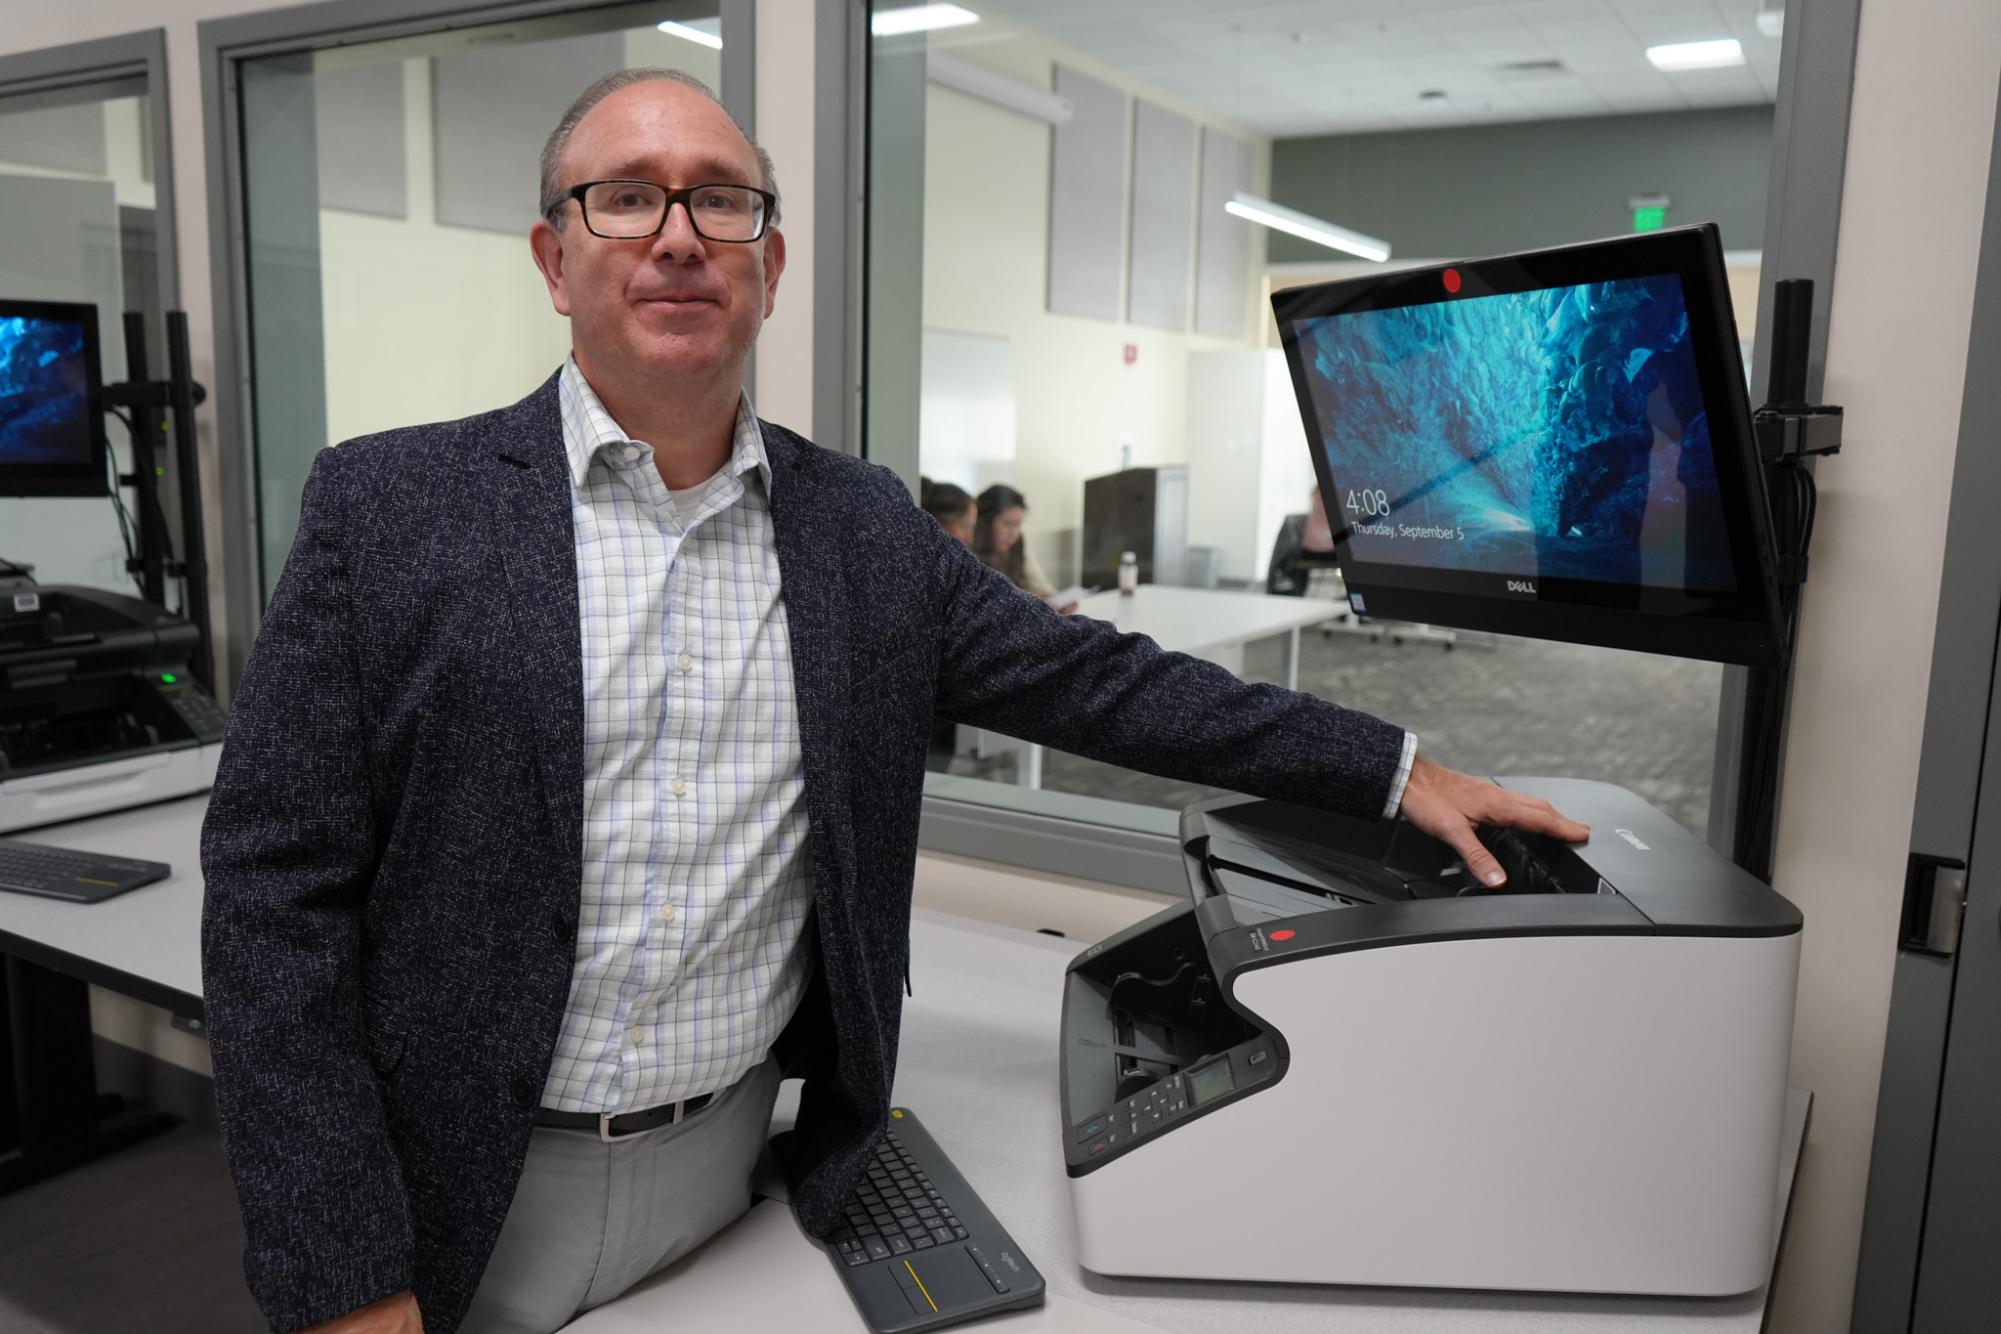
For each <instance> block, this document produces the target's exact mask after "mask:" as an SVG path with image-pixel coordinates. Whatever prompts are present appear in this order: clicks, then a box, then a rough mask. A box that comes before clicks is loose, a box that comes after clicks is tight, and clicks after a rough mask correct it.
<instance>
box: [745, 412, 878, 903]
mask: <svg viewBox="0 0 2001 1334" xmlns="http://www.w3.org/2000/svg"><path fill="white" fill-rule="evenodd" d="M759 425H760V427H761V428H762V431H763V434H764V447H765V453H766V455H767V456H768V457H769V458H770V460H771V526H772V529H773V531H774V532H775V534H776V536H777V543H778V577H779V579H780V581H781V584H782V589H783V596H784V598H785V621H786V627H787V634H788V636H789V638H790V640H791V649H792V681H793V689H794V691H795V692H796V698H797V701H798V707H799V747H800V751H801V754H802V756H803V758H804V761H805V766H806V808H807V817H806V818H807V824H808V827H809V829H810V831H811V833H812V837H813V839H814V841H815V842H816V844H817V845H818V847H819V848H820V849H821V850H822V853H821V855H820V856H816V858H815V867H814V869H815V872H816V874H815V877H814V878H815V881H816V884H815V888H816V890H817V891H819V892H823V893H824V892H833V891H834V890H835V884H830V883H828V874H827V873H828V872H833V873H834V875H835V876H836V877H837V883H838V884H839V886H840V887H841V888H842V889H845V887H846V885H847V884H848V883H849V882H850V881H851V880H852V879H853V876H854V864H855V862H854V830H853V828H852V827H851V826H850V825H849V823H848V821H847V819H846V818H845V815H846V812H847V810H848V791H847V765H846V763H845V762H844V760H843V757H842V746H841V738H842V736H843V735H844V732H845V728H846V725H847V706H848V615H847V609H848V608H847V584H846V582H845V581H844V580H843V579H842V578H841V570H840V561H839V559H838V557H837V556H836V554H835V553H836V552H838V551H839V550H840V549H841V543H840V541H839V540H838V534H839V533H840V531H841V530H840V524H839V516H837V515H831V514H828V513H827V512H826V510H825V499H824V496H823V495H822V494H821V492H820V491H819V490H818V489H817V488H816V487H815V486H814V484H813V483H814V476H813V474H814V472H815V467H814V464H815V459H814V453H815V450H816V448H817V447H816V446H814V445H812V444H809V443H807V442H806V441H805V440H802V439H800V438H799V437H798V436H796V435H794V434H793V433H792V432H790V431H788V430H786V429H785V428H784V427H782V426H773V425H772V424H771V423H769V422H760V423H759Z"/></svg>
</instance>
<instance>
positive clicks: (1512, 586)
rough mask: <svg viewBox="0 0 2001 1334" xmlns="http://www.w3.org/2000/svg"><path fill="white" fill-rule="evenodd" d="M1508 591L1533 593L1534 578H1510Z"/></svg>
mask: <svg viewBox="0 0 2001 1334" xmlns="http://www.w3.org/2000/svg"><path fill="white" fill-rule="evenodd" d="M1508 591H1509V592H1510V593H1534V592H1535V580H1533V579H1510V580H1508Z"/></svg>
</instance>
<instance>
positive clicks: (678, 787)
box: [672, 778, 688, 797]
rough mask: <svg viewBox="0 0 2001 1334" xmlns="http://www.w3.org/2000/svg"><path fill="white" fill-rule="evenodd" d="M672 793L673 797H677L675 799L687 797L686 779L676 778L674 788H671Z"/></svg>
mask: <svg viewBox="0 0 2001 1334" xmlns="http://www.w3.org/2000/svg"><path fill="white" fill-rule="evenodd" d="M672 791H673V793H674V795H675V796H677V797H685V796H687V795H688V780H687V779H685V778H677V779H675V780H674V786H673V789H672Z"/></svg>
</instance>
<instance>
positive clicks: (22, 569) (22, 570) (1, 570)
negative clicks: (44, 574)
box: [0, 556, 35, 584]
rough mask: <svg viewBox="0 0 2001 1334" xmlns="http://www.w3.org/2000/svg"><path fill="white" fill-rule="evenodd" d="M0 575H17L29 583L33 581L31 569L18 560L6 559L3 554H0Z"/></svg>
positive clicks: (33, 573) (33, 575)
mask: <svg viewBox="0 0 2001 1334" xmlns="http://www.w3.org/2000/svg"><path fill="white" fill-rule="evenodd" d="M0 575H10V576H11V575H19V576H20V577H21V578H23V579H26V580H27V581H28V582H29V583H31V584H32V583H34V582H35V572H34V570H33V569H31V568H30V567H28V566H26V565H23V564H21V563H20V562H19V561H13V560H8V559H7V558H6V557H5V556H0Z"/></svg>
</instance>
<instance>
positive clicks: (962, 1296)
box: [906, 1246, 994, 1311]
mask: <svg viewBox="0 0 2001 1334" xmlns="http://www.w3.org/2000/svg"><path fill="white" fill-rule="evenodd" d="M906 1258H907V1259H908V1260H909V1261H910V1267H911V1268H912V1269H914V1270H916V1271H917V1279H918V1282H919V1283H921V1284H922V1285H923V1288H924V1293H925V1294H926V1295H928V1296H929V1297H930V1299H931V1300H932V1301H934V1302H936V1303H938V1309H939V1310H941V1311H943V1310H946V1309H947V1308H948V1307H952V1306H959V1305H963V1304H965V1303H968V1302H976V1301H979V1300H981V1299H983V1298H990V1297H992V1296H993V1295H994V1290H993V1288H992V1286H990V1285H989V1284H988V1283H987V1279H986V1275H984V1274H982V1273H981V1272H980V1267H979V1266H978V1265H976V1264H974V1263H973V1257H972V1256H970V1255H967V1254H966V1250H965V1247H963V1246H938V1247H934V1248H933V1249H931V1250H928V1251H919V1252H918V1253H917V1254H915V1255H912V1256H908V1257H906ZM921 1300H922V1298H921V1297H920V1301H921Z"/></svg>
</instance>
